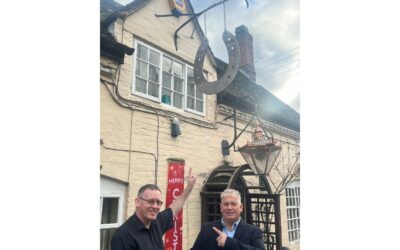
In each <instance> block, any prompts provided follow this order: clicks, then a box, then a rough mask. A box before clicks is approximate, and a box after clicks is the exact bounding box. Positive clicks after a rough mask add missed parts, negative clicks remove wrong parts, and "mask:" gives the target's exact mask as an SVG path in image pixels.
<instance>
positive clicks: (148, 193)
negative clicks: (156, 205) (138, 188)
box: [143, 189, 161, 197]
mask: <svg viewBox="0 0 400 250" xmlns="http://www.w3.org/2000/svg"><path fill="white" fill-rule="evenodd" d="M143 195H144V196H147V197H149V196H159V197H161V192H160V191H158V190H151V189H146V190H145V191H144V192H143Z"/></svg>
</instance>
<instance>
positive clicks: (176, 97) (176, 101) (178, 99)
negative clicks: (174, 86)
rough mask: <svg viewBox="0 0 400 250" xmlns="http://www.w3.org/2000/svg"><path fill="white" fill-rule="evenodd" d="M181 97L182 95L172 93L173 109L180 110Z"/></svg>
mask: <svg viewBox="0 0 400 250" xmlns="http://www.w3.org/2000/svg"><path fill="white" fill-rule="evenodd" d="M182 97H183V95H180V94H178V93H174V106H175V107H177V108H182Z"/></svg>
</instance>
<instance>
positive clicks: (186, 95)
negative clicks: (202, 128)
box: [185, 66, 206, 116]
mask: <svg viewBox="0 0 400 250" xmlns="http://www.w3.org/2000/svg"><path fill="white" fill-rule="evenodd" d="M188 69H191V70H193V71H194V68H193V67H191V66H186V78H185V82H186V92H185V107H186V109H185V110H186V111H188V112H191V113H194V114H197V115H203V116H204V115H205V107H206V106H205V103H206V99H205V95H204V94H203V100H202V101H203V107H202V108H203V112H200V111H197V110H195V109H191V108H188V107H187V98H188V93H187V89H188V88H187V85H188V83H187V79H188ZM196 91H197V85H196V84H194V95H195V96H194V101H195V103H196V100H197V99H198V98H197V96H196Z"/></svg>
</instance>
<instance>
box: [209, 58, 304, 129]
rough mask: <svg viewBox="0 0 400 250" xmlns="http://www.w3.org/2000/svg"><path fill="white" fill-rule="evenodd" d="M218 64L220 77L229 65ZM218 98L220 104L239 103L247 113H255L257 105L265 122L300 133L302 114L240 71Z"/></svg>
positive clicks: (238, 105)
mask: <svg viewBox="0 0 400 250" xmlns="http://www.w3.org/2000/svg"><path fill="white" fill-rule="evenodd" d="M216 62H217V66H218V70H217V72H218V76H219V77H220V76H221V75H222V74H223V73H224V72H225V68H226V66H227V63H225V62H224V61H222V60H220V59H218V58H216ZM217 97H218V103H219V104H226V105H228V106H230V107H233V106H234V104H235V102H237V109H238V110H241V111H243V112H247V113H251V112H253V111H254V103H257V111H258V113H259V114H260V117H262V118H263V119H264V120H267V121H269V122H272V123H275V124H278V125H281V126H283V127H286V128H289V129H292V130H294V131H297V132H300V114H299V113H298V112H297V111H295V110H294V109H292V108H291V107H290V106H289V105H287V104H286V103H284V102H282V101H281V100H280V99H279V98H277V97H276V96H274V95H273V94H272V93H271V92H269V91H268V90H266V89H265V88H264V87H262V86H260V85H258V84H257V83H255V82H253V81H252V80H250V79H249V78H248V77H247V76H246V75H245V73H243V72H241V71H240V70H239V71H238V73H237V75H236V77H235V79H234V80H233V82H232V83H231V84H230V85H229V86H228V87H227V88H226V89H225V90H224V91H222V92H220V93H218V94H217Z"/></svg>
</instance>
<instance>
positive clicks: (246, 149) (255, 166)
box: [237, 122, 282, 175]
mask: <svg viewBox="0 0 400 250" xmlns="http://www.w3.org/2000/svg"><path fill="white" fill-rule="evenodd" d="M264 132H265V130H264V129H263V127H262V126H261V125H260V123H259V122H258V123H257V124H256V127H255V129H254V132H253V136H252V141H251V142H247V144H246V145H244V146H243V147H240V148H238V149H237V151H239V152H240V154H241V155H242V156H243V158H244V160H245V161H246V162H247V164H249V166H250V167H251V169H252V170H253V172H254V173H256V174H260V175H268V174H269V172H270V171H271V169H272V166H273V165H274V163H275V160H276V158H277V157H278V155H279V153H280V151H281V148H282V147H281V146H278V145H276V144H275V141H274V139H273V137H271V138H266V136H265V135H264ZM267 137H268V136H267Z"/></svg>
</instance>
